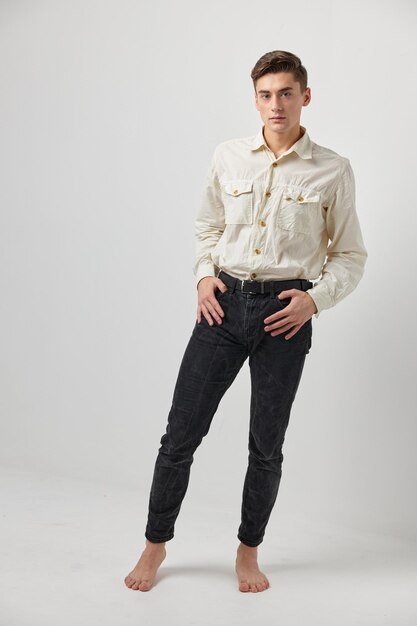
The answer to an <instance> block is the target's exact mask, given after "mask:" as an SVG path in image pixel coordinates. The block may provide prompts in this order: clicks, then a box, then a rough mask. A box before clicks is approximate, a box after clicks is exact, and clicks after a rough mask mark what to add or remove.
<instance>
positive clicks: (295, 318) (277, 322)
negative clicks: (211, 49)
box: [264, 289, 317, 339]
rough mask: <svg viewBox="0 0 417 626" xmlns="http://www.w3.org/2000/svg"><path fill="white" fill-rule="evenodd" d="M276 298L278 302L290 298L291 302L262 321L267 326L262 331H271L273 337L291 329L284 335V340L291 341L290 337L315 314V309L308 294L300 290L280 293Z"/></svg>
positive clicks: (288, 290)
mask: <svg viewBox="0 0 417 626" xmlns="http://www.w3.org/2000/svg"><path fill="white" fill-rule="evenodd" d="M277 298H279V299H280V300H282V299H285V298H291V302H290V303H289V305H288V306H286V307H285V308H284V309H282V311H277V312H276V313H273V314H272V315H269V316H268V317H266V318H265V319H264V322H265V323H266V324H267V326H265V327H264V330H265V331H270V330H273V332H272V333H271V336H275V335H280V334H281V333H285V332H286V331H287V330H289V329H290V328H292V331H291V332H290V333H289V334H288V335H285V339H291V337H293V336H294V335H295V333H297V332H298V331H299V330H300V328H301V326H302V325H303V324H305V322H306V321H307V320H309V319H310V318H311V317H312V316H313V314H314V313H317V307H316V305H315V302H314V300H313V298H312V297H311V296H310V294H309V293H307V292H306V291H301V290H300V289H287V291H281V293H279V294H278V296H277ZM274 329H275V330H274Z"/></svg>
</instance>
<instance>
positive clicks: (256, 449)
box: [145, 272, 313, 547]
mask: <svg viewBox="0 0 417 626" xmlns="http://www.w3.org/2000/svg"><path fill="white" fill-rule="evenodd" d="M224 277H225V274H224V272H220V273H219V278H220V279H222V280H223V281H224V282H225V278H224ZM228 277H229V280H230V279H231V281H232V283H233V284H232V286H231V287H228V290H227V291H226V292H225V293H221V291H220V290H216V297H217V299H218V302H219V304H220V306H221V307H222V309H223V311H224V317H223V318H222V323H221V324H218V323H217V322H216V320H213V321H214V324H213V326H210V324H209V323H208V322H207V320H206V318H205V317H204V315H203V314H202V315H201V322H200V323H198V321H197V320H196V322H195V326H194V329H193V332H192V335H191V337H190V339H189V341H188V344H187V347H186V349H185V353H184V355H183V358H182V361H181V365H180V369H179V373H178V378H177V382H176V385H175V389H174V394H173V400H172V406H171V409H170V412H169V415H168V423H167V427H166V432H165V434H164V435H162V437H161V441H160V443H161V444H162V445H161V447H160V448H159V452H158V455H157V458H156V462H155V469H154V475H153V481H152V485H151V490H150V497H149V511H148V521H147V525H146V530H145V537H146V538H147V539H149V541H152V542H155V543H162V542H165V541H169V540H170V539H172V538H173V536H174V524H175V520H176V518H177V516H178V514H179V511H180V508H181V503H182V501H183V498H184V496H185V493H186V491H187V488H188V482H189V476H190V466H191V464H192V462H193V460H194V457H193V454H194V452H195V450H196V448H197V447H198V446H199V445H200V443H201V441H202V439H203V437H204V436H205V435H206V434H207V433H208V431H209V428H210V424H211V421H212V418H213V416H214V414H215V412H216V410H217V407H218V405H219V402H220V400H221V399H222V397H223V395H224V393H225V392H226V390H227V389H228V388H229V387H230V385H231V384H232V382H233V381H234V379H235V377H236V375H237V373H238V372H239V370H240V368H241V367H242V365H243V363H244V362H245V360H246V358H247V357H249V367H250V377H251V402H250V426H249V444H248V449H249V457H248V468H247V472H246V477H245V482H244V486H243V494H242V509H241V524H240V526H239V529H238V534H237V537H238V539H239V540H240V541H241V542H242V543H244V544H246V545H248V546H252V547H255V546H258V545H259V544H260V543H261V542H262V541H263V537H264V534H265V528H266V525H267V523H268V520H269V517H270V514H271V511H272V508H273V506H274V504H275V500H276V497H277V494H278V487H279V484H280V480H281V466H282V462H283V454H282V445H283V443H284V437H285V431H286V428H287V426H288V421H289V417H290V411H291V406H292V403H293V401H294V398H295V394H296V392H297V389H298V385H299V382H300V379H301V374H302V371H303V367H304V361H305V357H306V354H308V352H309V350H310V348H311V337H312V321H311V318H310V319H309V320H308V321H307V322H305V323H304V324H303V326H302V327H301V328H300V329H299V331H298V332H297V333H295V335H294V336H293V337H291V338H290V339H285V338H284V337H285V335H286V334H288V333H289V332H290V329H289V330H287V331H286V332H284V333H281V334H279V335H275V336H271V334H270V333H271V331H265V330H264V326H266V324H265V323H264V322H263V320H264V318H265V317H267V316H268V315H271V314H272V313H274V312H276V311H279V310H281V309H283V308H284V307H285V306H288V304H289V303H290V301H291V299H290V298H287V299H285V300H281V301H280V300H279V299H278V298H277V297H276V296H277V295H278V293H279V292H280V291H284V290H286V289H292V288H295V289H302V290H303V291H306V290H307V289H309V288H310V287H312V286H313V284H312V283H311V282H307V281H303V283H301V281H300V280H290V281H288V280H287V281H282V286H281V285H280V286H279V287H278V289H277V290H276V291H272V292H271V293H264V294H260V293H257V294H253V293H252V294H251V293H243V292H242V291H239V290H237V289H234V279H233V277H231V275H230V274H228ZM226 278H227V277H226Z"/></svg>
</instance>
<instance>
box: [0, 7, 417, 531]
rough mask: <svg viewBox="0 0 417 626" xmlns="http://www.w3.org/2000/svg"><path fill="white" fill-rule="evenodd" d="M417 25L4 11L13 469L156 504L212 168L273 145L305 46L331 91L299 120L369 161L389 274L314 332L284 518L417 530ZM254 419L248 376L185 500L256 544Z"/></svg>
mask: <svg viewBox="0 0 417 626" xmlns="http://www.w3.org/2000/svg"><path fill="white" fill-rule="evenodd" d="M415 18H416V5H415V4H414V3H412V2H411V1H410V2H406V1H402V2H399V1H398V0H397V1H396V2H395V3H394V2H381V1H368V2H363V1H361V2H352V1H351V2H349V3H347V2H346V3H338V2H325V1H318V2H314V3H311V2H306V1H305V0H304V1H300V2H298V3H297V4H296V5H287V6H285V7H284V6H282V5H281V4H279V3H276V2H272V1H271V0H265V2H264V3H262V4H261V5H259V4H256V3H255V4H253V3H252V2H250V3H249V2H247V3H242V2H241V1H239V2H238V1H237V0H233V1H232V2H226V3H225V2H220V1H219V0H215V1H214V2H211V3H210V4H208V3H207V4H206V3H205V4H202V3H198V2H197V3H196V2H191V1H185V0H182V1H179V2H175V3H169V2H165V3H145V2H134V1H130V2H129V1H120V0H119V1H118V2H115V1H104V2H103V1H96V2H94V1H91V0H89V1H87V2H86V1H85V0H82V1H81V0H75V1H74V0H72V1H71V2H52V1H39V2H29V1H27V2H23V1H17V2H16V1H15V2H12V1H11V0H9V1H7V0H2V2H1V3H0V67H1V83H0V89H1V98H0V124H1V141H0V159H1V161H0V165H1V167H0V176H1V184H0V203H1V206H0V210H1V213H0V219H1V223H0V237H1V248H0V254H1V257H0V290H1V291H0V293H1V297H0V341H1V346H0V368H1V371H0V385H1V388H0V399H1V402H0V410H1V430H2V433H1V439H0V446H1V455H2V463H3V464H4V466H9V467H16V468H24V469H33V470H34V471H35V470H36V471H38V470H42V471H47V472H51V473H53V474H55V475H62V476H73V477H78V478H82V479H86V480H87V479H96V478H100V480H102V481H107V482H109V483H112V484H114V485H124V486H126V485H129V484H130V485H131V486H132V487H133V488H137V491H138V494H139V493H141V494H142V495H143V494H145V496H146V494H147V492H148V491H149V488H150V482H151V479H152V473H153V465H154V461H155V458H156V454H157V449H158V447H159V440H160V437H161V435H162V434H163V433H164V431H165V425H166V419H167V416H168V412H169V409H170V404H171V398H172V393H173V388H174V384H175V380H176V376H177V372H178V367H179V364H180V361H181V358H182V355H183V352H184V349H185V346H186V343H187V341H188V339H189V336H190V334H191V331H192V328H193V325H194V323H195V316H196V309H197V292H196V288H195V279H194V276H193V274H192V265H193V263H194V218H195V214H196V210H197V206H198V203H199V200H200V194H201V191H202V184H203V180H204V176H205V172H206V168H207V167H208V163H209V159H210V158H211V154H212V151H213V149H214V147H215V145H216V144H217V143H218V142H220V141H223V140H226V139H228V138H232V137H239V136H247V135H250V134H255V133H256V132H257V131H258V129H259V127H260V124H261V119H260V116H259V113H258V111H256V109H255V105H254V97H253V86H252V81H251V79H250V71H251V68H252V67H253V65H254V64H255V62H256V61H257V59H258V58H259V57H260V56H261V55H262V54H264V53H265V52H267V51H270V50H275V49H283V50H290V51H292V52H294V53H295V54H297V55H298V56H300V58H301V59H302V61H303V63H304V65H305V66H306V67H307V70H308V73H309V86H310V87H311V91H312V102H311V104H310V105H309V106H308V107H306V108H304V109H303V112H302V118H301V123H302V124H303V125H305V126H306V128H307V130H308V132H309V134H310V137H311V138H312V139H313V141H315V142H317V143H319V144H321V145H324V146H327V147H330V148H332V149H333V150H336V151H337V152H339V153H340V154H341V155H343V156H347V157H348V158H349V159H350V161H351V164H352V167H353V169H354V172H355V176H356V193H357V210H358V215H359V219H360V222H361V226H362V230H363V236H364V241H365V245H366V247H367V250H368V254H369V258H368V261H367V265H366V269H365V275H364V277H363V279H362V281H361V283H360V284H359V286H358V287H357V289H356V290H355V291H354V292H353V293H352V294H351V295H350V296H348V297H347V298H346V299H345V300H344V301H343V302H341V303H340V304H338V305H337V306H336V307H334V308H332V309H329V310H327V311H325V312H324V313H323V314H322V315H321V316H320V319H318V320H317V319H316V318H313V345H312V349H311V351H310V354H309V355H308V356H307V360H306V365H305V369H304V373H303V377H302V380H301V383H300V387H299V391H298V394H297V397H296V400H295V402H294V405H293V410H292V414H291V419H290V424H289V427H288V431H287V436H286V441H285V444H284V465H283V479H282V482H281V486H280V493H279V495H278V500H277V504H276V509H278V508H279V507H286V509H287V510H292V511H296V512H298V513H299V514H300V515H308V516H311V517H314V516H318V517H319V516H323V515H324V516H326V517H328V518H329V519H331V520H334V521H335V522H338V521H340V522H343V523H346V524H348V525H351V526H352V527H356V528H361V529H363V530H369V531H374V532H381V533H391V534H396V535H399V536H404V537H405V536H408V537H412V536H414V537H415V536H416V534H417V533H416V528H417V508H416V500H415V493H416V475H417V471H416V470H417V460H416V459H417V454H416V441H417V421H416V402H415V400H416V352H417V346H416V321H415V310H416V309H415V307H416V292H417V287H416V284H415V281H416V255H415V244H416V227H417V220H416V189H415V180H416V174H415V163H416V161H415V145H416V132H415V131H416V117H415V114H414V113H413V111H414V110H415V102H416V96H417V93H416V91H417V88H416V82H415V80H414V59H415V55H416V52H417V51H416V44H415V38H414V40H413V39H412V32H413V28H412V23H413V22H414V26H415ZM249 401H250V378H249V368H248V364H247V363H246V364H245V365H244V367H243V369H242V371H241V372H240V374H239V375H238V378H237V379H236V381H235V382H234V384H233V385H232V387H231V388H230V390H229V391H228V392H227V393H226V395H225V396H224V398H223V400H222V402H221V404H220V407H219V409H218V412H217V413H216V416H215V418H214V420H213V424H212V427H211V430H210V432H209V434H208V435H207V437H206V438H205V439H204V440H203V443H202V445H201V446H200V448H199V449H198V451H197V452H196V455H195V461H194V464H193V466H192V469H191V479H190V485H189V490H188V493H187V496H186V498H187V499H190V501H194V499H195V500H198V499H199V498H200V499H201V501H204V503H205V504H206V505H207V507H208V508H212V509H219V510H221V509H222V508H223V510H224V511H230V512H234V514H235V518H236V530H237V524H238V521H239V519H238V518H239V513H240V497H241V490H242V486H243V479H244V472H245V469H246V463H247V437H248V422H249ZM145 499H146V497H145ZM145 521H146V511H145V510H144V511H143V518H141V519H139V520H136V524H137V526H138V528H139V529H141V528H142V531H144V528H145ZM142 531H141V532H142Z"/></svg>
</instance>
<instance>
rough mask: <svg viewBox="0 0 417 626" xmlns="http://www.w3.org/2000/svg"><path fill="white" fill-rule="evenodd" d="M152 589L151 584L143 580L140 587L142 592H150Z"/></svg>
mask: <svg viewBox="0 0 417 626" xmlns="http://www.w3.org/2000/svg"><path fill="white" fill-rule="evenodd" d="M150 588H151V584H150V582H149V581H148V580H143V581H142V582H141V583H140V586H139V590H140V591H149V589H150Z"/></svg>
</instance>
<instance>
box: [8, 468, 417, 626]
mask: <svg viewBox="0 0 417 626" xmlns="http://www.w3.org/2000/svg"><path fill="white" fill-rule="evenodd" d="M1 476H2V478H1V494H2V496H1V504H2V514H1V522H0V532H1V544H0V549H1V553H0V556H1V572H0V576H1V578H0V585H1V600H0V624H1V625H2V626H26V625H28V626H29V625H30V626H57V625H59V626H67V625H68V626H69V625H71V626H74V625H75V624H76V625H77V626H95V625H97V626H107V625H108V626H110V625H111V626H119V625H122V626H131V625H132V626H133V625H136V624H137V625H140V626H148V625H150V626H159V625H161V626H162V625H163V626H177V625H178V626H180V625H181V626H194V625H200V624H201V625H206V624H207V625H210V626H222V625H224V626H234V625H235V624H236V625H239V626H245V625H249V624H250V625H256V626H264V625H265V626H266V625H267V624H282V625H283V626H292V625H297V626H306V625H308V626H316V625H317V626H327V625H329V626H330V625H331V626H336V625H337V626H344V625H349V626H354V625H358V626H368V625H371V624H372V625H375V626H383V625H388V624H389V625H390V626H416V624H417V594H416V591H417V546H416V544H415V543H407V542H406V541H402V540H400V539H398V538H397V539H394V538H389V537H388V538H387V537H382V536H379V537H376V536H372V535H369V534H367V535H365V534H352V533H351V532H347V531H346V530H344V529H341V528H335V527H331V526H326V527H323V524H320V525H318V524H317V523H315V525H312V524H311V523H309V522H308V520H298V519H297V520H294V519H290V518H288V519H287V518H285V517H281V518H280V519H281V521H280V532H279V536H277V537H274V538H271V533H270V534H269V535H268V541H265V543H264V546H262V547H260V548H259V563H260V566H261V569H263V571H264V572H265V573H266V574H267V576H268V578H269V580H270V583H271V587H270V589H268V590H267V591H264V592H262V593H257V594H255V593H241V592H239V591H238V589H237V581H236V578H235V573H234V558H235V550H236V547H237V545H238V540H237V539H235V538H234V529H233V532H231V531H230V528H232V526H231V525H229V524H228V521H229V520H228V518H227V514H226V515H224V514H223V512H220V513H221V514H220V515H219V516H207V514H206V513H207V512H206V511H204V508H201V505H200V507H199V506H197V505H193V504H192V503H191V502H190V501H187V504H186V511H184V509H183V510H182V511H181V513H180V515H181V531H180V532H177V533H176V536H175V538H174V539H173V540H172V541H171V542H168V543H167V552H168V555H167V558H166V560H165V562H164V563H163V564H162V567H161V568H160V570H159V572H158V575H157V579H156V583H155V585H154V587H153V588H152V589H151V590H150V591H149V592H146V593H142V592H140V591H131V590H129V589H127V588H126V587H125V585H124V582H123V579H124V576H125V575H126V574H127V573H128V571H129V570H130V569H131V567H132V566H133V565H134V564H135V562H136V560H137V558H138V557H139V554H140V552H141V551H142V549H143V546H144V542H145V538H144V535H143V531H144V528H143V527H142V526H143V519H144V511H145V510H146V505H147V502H145V501H143V502H138V493H137V491H134V490H132V489H128V490H125V491H122V490H121V489H116V488H114V487H113V488H109V487H106V485H103V484H95V483H88V482H81V481H79V480H69V479H63V478H57V477H55V476H48V475H46V474H40V473H28V472H23V471H17V470H10V469H6V470H3V471H2V474H1ZM146 499H147V494H146ZM184 502H185V501H184ZM183 512H184V515H182V513H183ZM207 517H209V521H206V522H204V519H205V518H206V519H207ZM217 517H220V518H221V522H219V523H218V525H217V526H216V522H215V520H216V518H217ZM196 520H198V522H197V521H196ZM226 529H228V530H226ZM197 531H198V535H199V537H197ZM201 534H203V537H201ZM276 534H277V535H278V533H276Z"/></svg>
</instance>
